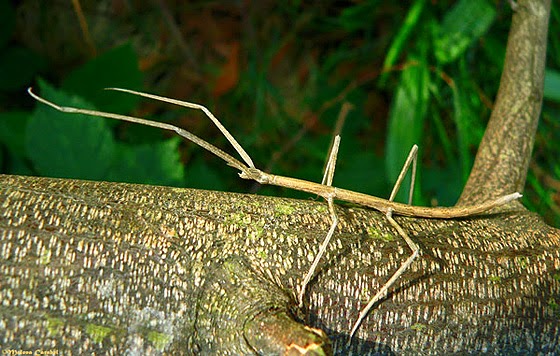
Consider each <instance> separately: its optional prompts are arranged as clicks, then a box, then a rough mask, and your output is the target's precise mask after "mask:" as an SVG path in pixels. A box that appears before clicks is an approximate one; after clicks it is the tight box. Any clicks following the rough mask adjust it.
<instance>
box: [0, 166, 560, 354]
mask: <svg viewBox="0 0 560 356" xmlns="http://www.w3.org/2000/svg"><path fill="white" fill-rule="evenodd" d="M0 205H1V206H0V259H1V261H2V263H1V264H0V281H1V283H2V288H1V289H0V300H2V304H1V305H0V325H1V326H2V327H1V328H0V342H1V343H2V345H3V347H7V348H12V349H28V348H34V349H35V348H57V349H59V350H60V351H61V352H62V351H71V352H72V353H73V354H84V353H88V354H91V353H92V352H97V353H100V354H110V353H113V354H125V353H127V352H136V353H141V354H148V353H150V354H157V353H167V354H192V353H196V352H199V353H201V354H226V353H230V354H250V353H252V352H257V351H258V352H262V353H273V354H278V353H284V352H292V353H293V354H296V352H297V350H300V351H301V350H309V351H312V352H314V354H329V353H330V351H329V350H330V347H331V345H332V348H333V349H334V351H335V352H337V353H348V352H350V351H352V352H354V353H356V354H360V355H362V354H373V353H376V352H382V353H391V352H397V353H401V352H420V353H429V352H432V353H439V354H446V353H450V352H454V351H457V350H465V351H466V350H468V351H469V352H477V351H480V352H482V350H493V351H496V352H502V353H507V352H508V351H512V350H513V351H516V350H522V351H523V350H529V351H531V350H532V351H534V350H549V351H550V350H554V348H557V347H560V341H559V340H560V329H559V328H558V320H559V317H560V311H559V309H558V304H560V303H559V302H560V232H559V231H558V230H555V229H552V228H549V227H548V226H546V225H545V224H544V223H543V222H542V221H541V219H540V218H538V217H536V216H535V215H533V214H531V213H528V212H526V211H525V210H524V209H520V210H511V207H510V210H509V211H503V212H502V213H499V214H492V215H488V216H482V217H477V218H469V219H463V220H451V221H449V220H447V221H444V220H434V219H417V218H403V217H397V218H396V219H397V220H398V221H399V223H400V224H401V225H402V226H403V228H405V229H406V230H407V231H408V232H409V234H410V236H411V237H412V238H413V239H414V240H415V241H417V242H418V243H419V244H420V246H421V248H422V251H423V252H422V255H421V256H420V258H419V259H418V260H417V261H415V262H414V263H413V264H412V266H411V268H410V269H409V270H408V271H407V273H405V275H403V278H402V280H401V283H400V284H399V286H398V287H397V288H396V289H393V290H392V292H390V294H389V296H388V297H387V298H386V299H384V300H381V301H380V303H379V305H377V306H376V307H375V308H374V309H373V310H372V312H371V313H370V314H369V315H368V316H367V317H366V319H365V320H364V323H363V325H362V327H361V328H360V329H359V330H358V333H357V335H356V337H355V338H354V340H353V343H352V345H351V346H350V349H348V348H346V342H347V341H348V332H349V330H350V329H351V326H352V325H353V323H354V322H355V320H356V317H357V315H358V313H359V311H360V309H361V308H362V307H363V305H364V304H365V303H367V300H368V298H369V297H371V295H372V294H374V293H376V292H377V291H378V290H379V288H380V287H381V286H382V285H383V284H384V283H385V282H386V280H387V279H388V278H389V277H390V276H391V275H392V274H393V273H394V271H395V270H396V269H397V268H398V267H399V266H400V264H401V263H402V261H403V260H404V259H406V258H407V257H408V255H409V251H408V249H407V248H406V247H405V246H404V243H403V242H402V240H401V239H400V237H399V236H398V235H397V233H396V231H394V230H393V229H392V227H391V226H390V224H389V223H388V222H387V220H386V218H385V216H384V215H383V214H381V213H377V212H375V211H370V210H365V209H359V208H341V207H338V208H337V214H338V215H339V217H340V223H339V226H338V228H337V231H336V232H335V234H334V236H333V240H332V243H331V244H329V247H328V249H327V251H326V253H325V258H324V260H323V261H324V262H323V263H321V264H320V265H319V268H318V270H317V277H316V278H314V279H313V280H312V281H311V284H310V286H309V293H308V294H307V297H306V299H305V304H306V307H305V308H304V309H303V310H299V309H298V308H297V307H296V305H297V302H296V294H297V287H298V286H299V285H300V283H301V279H302V278H303V276H304V274H305V272H307V270H308V268H309V265H310V264H311V261H312V260H313V257H314V256H315V255H316V253H317V250H318V246H319V244H320V242H321V241H322V239H323V238H324V236H325V233H326V231H327V230H328V229H329V227H330V219H329V217H328V214H327V213H326V212H327V209H326V205H325V203H322V202H312V201H297V200H289V199H281V198H271V197H263V196H252V195H241V194H231V193H222V192H208V191H201V190H189V189H176V188H166V187H154V186H147V185H130V184H117V183H106V182H85V181H75V180H63V179H51V178H31V177H16V176H0ZM317 329H321V330H323V331H324V332H325V333H326V335H325V334H324V333H323V332H321V331H318V330H317ZM327 335H328V338H329V339H330V340H329V339H327ZM513 351H512V352H513ZM310 354H313V353H310Z"/></svg>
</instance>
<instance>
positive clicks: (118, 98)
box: [62, 44, 143, 114]
mask: <svg viewBox="0 0 560 356" xmlns="http://www.w3.org/2000/svg"><path fill="white" fill-rule="evenodd" d="M142 82H143V78H142V72H140V70H139V69H138V57H137V55H136V52H135V51H134V49H133V48H132V46H131V45H130V44H125V45H123V46H120V47H116V48H113V49H112V50H110V51H108V52H105V53H103V54H102V55H100V56H98V57H97V58H94V59H92V60H91V61H89V62H87V63H85V64H84V65H83V66H81V67H79V68H77V69H75V70H74V71H72V72H71V73H70V74H68V76H67V77H66V79H65V80H64V82H63V83H62V89H64V90H66V91H68V92H72V93H76V94H77V95H79V96H81V97H84V98H87V99H88V100H89V101H91V102H92V103H93V104H94V105H95V106H96V107H98V108H99V109H100V110H103V111H111V112H116V113H121V114H126V113H128V112H130V111H132V110H133V109H134V108H135V107H136V106H137V105H138V103H139V102H140V98H139V97H138V96H135V95H130V94H123V93H117V92H114V91H106V90H103V89H104V88H110V87H119V88H125V89H134V90H141V88H142Z"/></svg>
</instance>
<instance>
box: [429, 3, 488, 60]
mask: <svg viewBox="0 0 560 356" xmlns="http://www.w3.org/2000/svg"><path fill="white" fill-rule="evenodd" d="M495 18H496V10H495V9H494V7H493V6H491V5H490V4H488V2H487V1H486V0H460V1H459V2H458V3H457V4H456V5H455V6H454V7H453V8H452V9H451V10H450V11H449V12H447V14H446V15H445V17H444V19H443V22H442V24H441V26H440V28H439V31H437V34H436V38H435V40H434V46H435V56H436V58H437V60H438V61H439V62H440V63H441V64H445V63H449V62H452V61H454V60H455V59H457V58H458V57H460V56H461V55H462V54H463V53H464V52H465V51H466V50H467V48H468V47H469V46H471V45H472V44H473V43H474V42H475V41H477V40H478V39H479V38H480V36H482V35H483V34H484V33H486V31H488V29H489V28H490V26H491V25H492V23H493V22H494V19H495Z"/></svg>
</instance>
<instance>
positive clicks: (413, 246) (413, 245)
mask: <svg viewBox="0 0 560 356" xmlns="http://www.w3.org/2000/svg"><path fill="white" fill-rule="evenodd" d="M417 155H418V146H416V145H414V146H412V149H411V150H410V153H409V154H408V158H407V159H406V162H405V163H404V165H403V168H402V169H401V172H400V174H399V176H398V178H397V181H396V182H395V185H394V187H393V190H392V191H391V195H390V196H389V201H391V202H392V201H393V200H394V199H395V196H396V195H397V192H398V191H399V189H400V187H401V184H402V181H403V180H404V177H405V176H406V173H407V171H408V169H409V168H410V164H411V163H412V176H411V180H410V190H409V194H408V204H409V205H410V204H412V197H413V194H414V181H415V180H416V161H417ZM385 216H386V217H387V220H389V223H390V224H391V225H392V226H393V227H394V228H395V229H396V230H397V232H398V233H399V235H400V236H401V237H402V238H403V239H404V241H405V242H406V244H407V245H408V247H409V248H410V249H411V250H412V255H410V256H409V257H408V258H407V259H406V261H404V262H403V264H402V265H401V266H400V267H399V269H398V270H397V271H396V272H395V273H394V274H393V275H392V276H391V278H389V280H388V281H387V282H386V283H385V284H384V285H383V287H381V289H380V290H379V291H378V292H377V294H375V295H374V296H373V297H372V298H371V299H370V300H369V302H368V303H367V305H366V306H365V307H364V308H363V309H362V310H361V311H360V314H359V316H358V319H357V320H356V322H355V323H354V326H353V327H352V330H351V331H350V337H349V339H348V344H350V342H351V341H352V338H353V337H354V334H355V333H356V331H357V330H358V328H359V327H360V324H361V323H362V321H363V320H364V318H365V317H366V316H367V314H368V313H369V312H370V310H371V308H373V306H374V304H375V303H377V302H378V301H379V300H380V299H381V298H384V297H385V296H387V292H388V291H389V288H391V287H392V286H393V285H394V284H395V282H396V281H397V280H398V279H399V277H400V276H401V275H402V274H403V273H404V272H405V271H406V270H407V269H408V267H410V265H411V264H412V262H413V261H414V260H415V259H416V257H418V254H419V253H420V248H419V247H418V245H417V244H416V243H415V242H414V241H412V239H411V238H410V237H409V236H408V234H407V233H406V231H405V230H404V229H403V228H402V227H401V226H400V225H399V223H397V221H396V220H395V219H393V209H391V208H389V209H388V210H387V213H386V214H385Z"/></svg>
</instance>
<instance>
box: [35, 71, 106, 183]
mask: <svg viewBox="0 0 560 356" xmlns="http://www.w3.org/2000/svg"><path fill="white" fill-rule="evenodd" d="M39 87H40V89H41V90H40V93H41V95H42V96H43V97H45V98H46V99H49V100H52V101H54V102H56V103H57V104H59V105H67V106H75V107H79V108H86V109H94V107H93V105H92V104H90V103H88V102H86V101H85V100H83V99H81V98H80V97H78V96H70V95H68V94H66V93H64V92H62V91H59V90H56V89H54V88H53V87H51V86H50V85H48V84H47V83H46V82H44V81H42V80H40V81H39ZM25 145H26V148H27V154H28V156H29V158H30V160H31V162H32V164H33V167H35V169H36V170H37V172H38V173H39V174H41V175H44V176H51V177H64V178H81V179H92V180H100V179H102V178H104V177H105V175H106V173H107V169H108V168H109V167H110V166H111V163H112V157H113V153H114V150H115V143H114V140H113V137H112V134H111V132H110V130H109V129H108V128H107V126H106V123H105V120H104V119H100V118H96V117H91V116H88V115H78V114H67V113H62V112H59V111H57V110H55V109H53V108H50V107H47V106H46V105H43V104H37V108H36V109H35V111H34V112H33V115H32V116H31V118H30V120H29V123H28V125H27V130H26V140H25Z"/></svg>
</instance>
